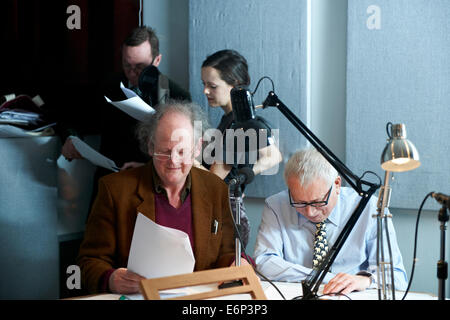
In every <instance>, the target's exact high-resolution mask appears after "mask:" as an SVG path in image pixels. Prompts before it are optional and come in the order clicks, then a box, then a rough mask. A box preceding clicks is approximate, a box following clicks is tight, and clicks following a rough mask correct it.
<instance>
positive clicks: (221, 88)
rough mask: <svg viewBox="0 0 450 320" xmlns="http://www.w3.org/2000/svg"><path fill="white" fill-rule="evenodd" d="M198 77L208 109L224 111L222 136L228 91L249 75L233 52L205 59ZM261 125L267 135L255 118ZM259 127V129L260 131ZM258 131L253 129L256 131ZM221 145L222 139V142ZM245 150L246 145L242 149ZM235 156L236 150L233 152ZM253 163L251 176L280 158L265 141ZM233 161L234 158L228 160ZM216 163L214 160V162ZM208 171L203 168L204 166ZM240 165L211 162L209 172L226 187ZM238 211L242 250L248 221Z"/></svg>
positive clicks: (229, 114) (229, 123)
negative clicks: (201, 83) (223, 182)
mask: <svg viewBox="0 0 450 320" xmlns="http://www.w3.org/2000/svg"><path fill="white" fill-rule="evenodd" d="M201 77H202V82H203V86H204V89H203V93H204V94H205V96H206V98H207V99H208V104H209V106H210V107H212V108H216V107H220V108H222V110H223V111H224V115H223V116H222V119H221V120H220V123H219V125H218V127H217V129H218V130H220V131H221V132H222V134H224V133H225V130H227V129H232V128H233V125H234V122H233V120H234V119H233V106H232V104H231V96H230V91H231V89H233V88H234V87H237V86H243V87H248V86H249V85H250V75H249V73H248V64H247V60H246V59H245V58H244V57H243V56H242V55H240V54H239V53H238V52H237V51H235V50H220V51H217V52H215V53H214V54H212V55H210V56H208V57H207V58H206V60H205V61H204V62H203V64H202V70H201ZM257 119H258V121H260V122H261V124H262V125H261V126H262V127H266V128H267V131H268V132H270V127H268V126H267V124H266V122H265V121H263V119H262V118H261V117H258V118H257ZM261 126H259V128H261ZM259 128H255V129H256V130H257V131H258V129H259ZM223 140H224V141H225V138H224V139H223ZM247 147H248V146H247V145H246V148H247ZM234 152H235V153H236V152H237V151H236V150H235V151H234ZM244 153H247V154H248V153H249V150H247V149H246V150H244ZM257 153H258V157H257V161H256V162H255V163H253V164H250V165H248V164H246V165H245V166H248V167H251V168H252V170H253V172H254V174H255V175H257V174H260V173H261V172H262V171H265V170H267V169H269V168H271V167H273V166H275V165H277V164H278V163H279V162H281V160H282V157H281V153H280V151H279V150H278V148H277V147H276V146H275V144H273V139H270V138H269V139H268V143H267V144H266V146H264V147H262V148H260V149H258V152H257ZM229 158H230V157H226V150H224V154H223V159H220V160H224V159H229ZM232 158H233V159H235V158H236V157H235V155H233V157H232ZM216 160H217V159H216ZM205 166H206V167H208V166H207V165H205ZM241 167H242V165H238V164H236V163H232V164H230V163H226V161H214V162H213V163H212V164H211V166H210V167H209V170H210V171H211V172H213V173H215V174H216V175H218V176H219V177H220V178H222V179H224V181H225V182H227V183H229V181H230V180H231V179H232V178H235V177H236V176H237V174H238V172H239V169H240V168H241ZM230 200H231V203H230V204H231V208H232V210H233V212H235V210H236V209H235V199H234V197H231V199H230ZM240 209H241V210H240V211H241V216H240V220H241V226H242V230H243V231H242V234H241V237H242V241H243V243H244V246H246V245H247V243H248V238H249V234H250V228H249V223H248V218H247V216H246V213H245V207H244V205H243V203H242V202H241V203H240Z"/></svg>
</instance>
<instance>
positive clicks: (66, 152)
mask: <svg viewBox="0 0 450 320" xmlns="http://www.w3.org/2000/svg"><path fill="white" fill-rule="evenodd" d="M61 154H62V155H63V156H64V157H65V158H66V160H69V161H71V160H73V159H83V156H82V155H81V154H80V153H79V152H78V151H77V149H75V146H74V145H73V143H72V139H70V138H67V139H66V142H64V145H63V147H62V150H61Z"/></svg>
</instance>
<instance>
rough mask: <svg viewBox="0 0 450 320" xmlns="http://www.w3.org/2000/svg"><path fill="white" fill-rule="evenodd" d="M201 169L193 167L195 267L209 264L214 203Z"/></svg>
mask: <svg viewBox="0 0 450 320" xmlns="http://www.w3.org/2000/svg"><path fill="white" fill-rule="evenodd" d="M197 170H200V169H196V168H192V170H191V174H192V175H191V177H192V188H191V201H192V216H193V226H194V255H195V259H196V263H195V269H196V270H198V269H204V267H205V265H206V264H207V260H206V256H207V253H208V246H209V242H210V238H211V223H212V222H211V217H212V205H211V202H210V201H205V199H208V198H209V197H208V193H209V192H208V190H207V189H206V188H205V187H204V185H203V184H202V181H201V178H200V176H199V175H198V171H197Z"/></svg>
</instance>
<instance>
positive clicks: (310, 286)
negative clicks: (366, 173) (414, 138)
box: [263, 91, 380, 300]
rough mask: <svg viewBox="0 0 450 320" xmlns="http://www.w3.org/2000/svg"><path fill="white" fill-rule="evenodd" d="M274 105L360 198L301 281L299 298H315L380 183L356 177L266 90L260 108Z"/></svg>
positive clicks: (272, 93)
mask: <svg viewBox="0 0 450 320" xmlns="http://www.w3.org/2000/svg"><path fill="white" fill-rule="evenodd" d="M266 107H275V108H277V109H278V110H279V111H280V112H281V113H282V114H283V115H284V116H285V117H286V118H287V119H288V120H289V121H290V122H291V123H292V125H293V126H294V127H296V128H297V130H298V131H300V133H301V134H302V135H303V136H304V137H305V138H306V139H307V140H308V141H309V142H310V143H311V144H312V145H313V146H314V147H315V148H316V149H317V151H319V152H320V153H321V154H322V155H323V156H324V158H325V159H326V160H327V161H328V162H329V163H330V164H331V165H332V166H333V167H334V168H335V169H336V170H337V172H339V174H340V176H341V177H342V178H343V179H344V180H345V181H347V183H348V184H349V185H350V186H351V187H352V188H353V189H354V190H355V191H356V192H357V193H358V194H359V195H360V196H361V200H360V202H359V203H358V206H357V207H356V208H355V210H354V212H353V213H352V215H351V216H350V219H349V220H348V222H347V223H346V225H345V226H344V228H343V229H342V231H341V233H340V234H339V236H338V238H337V239H336V242H335V243H334V244H333V246H332V248H331V249H330V250H329V251H328V254H327V255H326V256H325V258H324V259H323V260H322V262H321V263H320V264H319V266H318V267H317V268H314V269H313V270H312V272H311V273H310V274H309V275H308V276H307V278H306V280H303V281H302V288H303V298H302V299H303V300H308V299H315V298H317V291H318V290H319V286H320V284H321V283H322V281H323V279H324V277H325V276H326V274H327V272H328V271H329V269H330V268H331V265H332V264H333V262H334V260H335V259H336V256H337V255H338V253H339V251H340V250H341V248H342V246H343V245H344V243H345V240H346V239H347V237H348V235H349V234H350V232H351V231H352V229H353V227H354V226H355V224H356V222H357V221H358V219H359V217H360V215H361V213H362V212H363V211H364V208H365V207H366V205H367V203H368V202H369V200H370V198H371V196H372V195H373V194H374V193H375V192H376V190H377V189H378V188H379V187H380V184H375V183H371V182H368V181H365V180H362V177H361V178H360V177H357V176H356V175H355V174H354V173H353V172H352V171H351V170H350V169H348V168H347V166H346V165H345V164H344V163H342V162H341V161H340V160H339V159H338V158H337V157H336V156H335V155H334V154H333V153H332V152H331V150H330V149H328V148H327V146H326V145H325V144H324V143H323V142H322V141H320V139H319V138H317V137H316V136H315V135H314V133H313V132H312V131H311V130H309V129H308V127H306V125H305V124H304V123H303V122H302V121H301V120H300V119H298V118H297V116H296V115H295V114H294V113H293V112H292V111H291V110H289V109H288V107H286V105H285V104H284V103H283V102H282V101H281V100H280V99H279V98H278V96H277V95H276V94H275V93H274V92H273V91H270V92H269V95H268V96H267V98H266V100H265V101H264V102H263V108H266ZM363 185H364V186H367V187H368V189H367V190H364V189H363Z"/></svg>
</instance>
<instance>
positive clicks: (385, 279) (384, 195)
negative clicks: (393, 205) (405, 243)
mask: <svg viewBox="0 0 450 320" xmlns="http://www.w3.org/2000/svg"><path fill="white" fill-rule="evenodd" d="M389 179H390V172H389V171H386V172H385V176H384V185H383V186H382V187H381V189H380V194H379V196H378V202H377V213H378V214H377V215H376V217H377V266H378V268H377V275H378V299H379V300H387V299H389V293H390V294H391V297H392V300H395V285H394V265H393V260H392V250H391V242H390V239H389V229H388V218H392V215H386V214H385V213H384V211H385V209H386V208H388V207H389V201H390V197H391V191H392V189H391V187H390V186H389ZM383 224H384V227H385V230H386V242H387V246H388V253H389V261H385V257H384V236H383ZM388 268H389V269H388ZM389 273H390V277H389V276H388V274H389ZM389 282H390V283H389ZM389 287H390V289H391V290H389Z"/></svg>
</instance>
